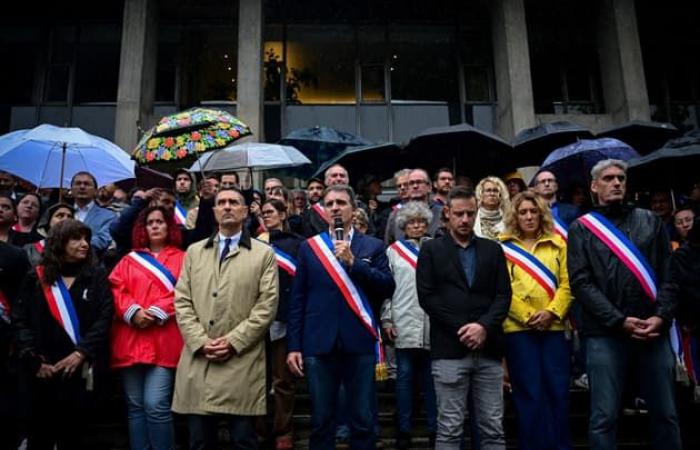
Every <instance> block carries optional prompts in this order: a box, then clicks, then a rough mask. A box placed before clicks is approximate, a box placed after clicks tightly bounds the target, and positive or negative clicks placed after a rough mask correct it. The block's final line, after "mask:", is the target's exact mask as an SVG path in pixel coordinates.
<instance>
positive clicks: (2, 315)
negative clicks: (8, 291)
mask: <svg viewBox="0 0 700 450" xmlns="http://www.w3.org/2000/svg"><path fill="white" fill-rule="evenodd" d="M11 312H12V311H11V309H10V301H9V300H8V299H7V297H5V293H4V292H3V291H0V319H1V320H3V321H5V322H7V323H10V313H11Z"/></svg>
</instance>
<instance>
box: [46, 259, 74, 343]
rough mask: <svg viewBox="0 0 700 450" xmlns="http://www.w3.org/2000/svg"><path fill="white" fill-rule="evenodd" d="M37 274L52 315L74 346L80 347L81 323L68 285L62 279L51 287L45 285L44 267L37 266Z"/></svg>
mask: <svg viewBox="0 0 700 450" xmlns="http://www.w3.org/2000/svg"><path fill="white" fill-rule="evenodd" d="M36 273H37V274H38V275H39V282H40V283H41V288H42V290H43V291H44V297H46V303H47V304H48V306H49V311H50V312H51V315H52V316H53V318H54V319H56V322H58V324H59V325H61V327H62V328H63V329H64V330H65V332H66V334H67V335H68V337H69V338H70V340H71V341H72V342H73V344H74V345H78V343H79V342H80V322H79V321H78V314H77V313H76V311H75V307H74V306H73V299H72V298H71V296H70V292H69V291H68V288H67V287H66V284H65V283H64V282H63V279H62V278H61V277H59V278H58V279H57V280H56V282H55V283H54V284H52V285H50V286H49V285H48V284H46V283H44V281H43V278H44V268H43V267H42V266H37V268H36Z"/></svg>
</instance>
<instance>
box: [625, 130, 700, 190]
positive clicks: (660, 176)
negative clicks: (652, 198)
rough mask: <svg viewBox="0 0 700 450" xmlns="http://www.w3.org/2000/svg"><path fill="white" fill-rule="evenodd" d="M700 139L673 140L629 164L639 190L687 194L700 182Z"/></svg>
mask: <svg viewBox="0 0 700 450" xmlns="http://www.w3.org/2000/svg"><path fill="white" fill-rule="evenodd" d="M698 167H700V138H698V137H682V138H677V139H672V140H670V141H668V142H667V143H666V145H665V146H664V147H662V148H660V149H658V150H656V151H655V152H652V153H649V154H648V155H646V156H642V157H640V158H635V159H631V160H630V161H629V179H630V183H631V185H632V186H635V187H637V188H652V189H654V188H656V189H669V188H670V189H677V190H680V191H682V192H683V191H685V190H687V189H688V188H689V187H690V186H691V185H692V184H693V183H695V182H697V181H699V180H700V171H698Z"/></svg>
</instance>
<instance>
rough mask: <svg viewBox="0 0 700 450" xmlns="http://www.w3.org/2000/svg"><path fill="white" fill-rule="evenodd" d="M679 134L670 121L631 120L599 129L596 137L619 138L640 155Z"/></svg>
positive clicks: (660, 145)
mask: <svg viewBox="0 0 700 450" xmlns="http://www.w3.org/2000/svg"><path fill="white" fill-rule="evenodd" d="M679 135H680V131H679V130H678V128H676V127H674V126H673V125H671V124H670V123H663V122H646V121H642V120H633V121H630V122H627V123H626V124H624V125H621V126H619V127H613V128H609V129H607V130H604V131H601V132H600V133H598V134H596V137H610V138H615V139H619V140H621V141H622V142H624V143H626V144H628V145H630V146H631V147H632V148H633V149H635V150H637V152H638V153H639V154H640V155H646V154H647V153H649V152H652V151H654V150H656V149H658V148H660V147H662V146H663V145H664V144H665V143H666V141H668V140H669V139H672V138H675V137H678V136H679Z"/></svg>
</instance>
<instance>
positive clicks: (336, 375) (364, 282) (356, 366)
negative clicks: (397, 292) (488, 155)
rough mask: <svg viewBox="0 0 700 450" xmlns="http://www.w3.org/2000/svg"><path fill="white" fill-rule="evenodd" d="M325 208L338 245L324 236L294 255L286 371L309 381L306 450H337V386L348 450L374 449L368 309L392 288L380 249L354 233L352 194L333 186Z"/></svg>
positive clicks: (372, 339) (373, 336) (373, 338)
mask: <svg viewBox="0 0 700 450" xmlns="http://www.w3.org/2000/svg"><path fill="white" fill-rule="evenodd" d="M323 201H324V205H325V208H326V211H327V212H328V215H329V217H330V220H331V223H333V222H335V219H340V221H341V222H342V226H343V239H336V236H335V234H334V230H329V231H330V235H329V234H327V233H326V232H324V233H321V234H319V235H316V236H314V237H312V238H310V239H308V240H306V241H305V242H303V243H302V244H301V246H300V247H299V253H298V256H297V273H296V277H295V280H294V288H293V291H292V297H291V299H290V303H289V321H288V323H287V337H288V350H289V353H288V356H287V364H288V365H289V368H290V370H291V371H292V373H294V374H295V375H297V376H306V378H307V383H308V386H309V394H310V397H311V407H312V413H311V414H312V416H311V417H312V419H311V421H312V431H311V437H310V440H309V448H310V449H312V450H313V449H332V448H335V421H336V417H335V416H336V411H337V408H336V403H337V398H338V389H339V386H340V384H341V382H342V383H343V384H344V386H345V389H346V391H347V398H348V409H349V416H350V426H351V447H352V448H353V449H373V448H374V445H375V440H376V436H375V431H374V410H375V408H376V406H375V404H374V403H375V401H376V400H375V367H376V363H377V354H376V353H375V351H376V349H377V339H378V335H377V330H376V325H377V322H376V320H375V317H374V314H373V313H372V309H373V308H372V306H375V305H372V303H377V304H378V303H380V302H381V301H382V300H383V299H386V298H389V297H391V295H392V293H393V291H394V281H393V277H392V275H391V271H390V270H389V265H388V262H387V258H386V255H385V253H384V245H383V244H382V242H381V241H380V240H378V239H376V238H373V237H370V236H367V235H363V234H361V233H359V232H356V231H355V230H354V229H353V228H352V217H353V211H354V210H355V207H356V204H355V194H354V192H353V190H352V188H350V187H349V186H345V185H335V186H331V187H329V188H327V189H326V191H325V193H324V197H323ZM331 236H333V238H331ZM353 301H356V302H355V303H353Z"/></svg>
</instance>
